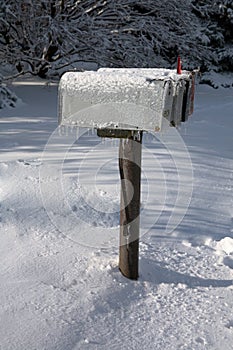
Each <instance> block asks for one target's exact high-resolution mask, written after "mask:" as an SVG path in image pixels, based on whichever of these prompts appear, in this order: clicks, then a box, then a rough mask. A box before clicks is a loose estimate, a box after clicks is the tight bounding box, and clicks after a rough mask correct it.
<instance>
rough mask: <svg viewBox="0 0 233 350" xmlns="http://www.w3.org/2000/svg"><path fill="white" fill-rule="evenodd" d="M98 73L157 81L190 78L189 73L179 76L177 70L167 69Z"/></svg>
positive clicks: (127, 69) (115, 70) (184, 72)
mask: <svg viewBox="0 0 233 350" xmlns="http://www.w3.org/2000/svg"><path fill="white" fill-rule="evenodd" d="M98 73H111V74H112V73H114V74H132V75H134V76H139V77H144V78H145V79H151V80H153V79H155V80H168V79H170V80H173V81H179V80H183V79H188V78H189V77H190V72H189V71H185V70H184V71H182V74H177V70H176V69H166V68H100V69H98Z"/></svg>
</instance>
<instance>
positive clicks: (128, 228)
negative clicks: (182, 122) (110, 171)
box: [119, 131, 142, 280]
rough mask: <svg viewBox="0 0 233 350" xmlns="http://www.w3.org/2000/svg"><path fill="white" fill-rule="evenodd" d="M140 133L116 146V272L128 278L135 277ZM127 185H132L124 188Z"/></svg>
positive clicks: (133, 133) (139, 187)
mask: <svg viewBox="0 0 233 350" xmlns="http://www.w3.org/2000/svg"><path fill="white" fill-rule="evenodd" d="M141 157H142V131H141V132H135V131H133V132H132V135H131V136H130V137H129V138H127V139H121V140H120V145H119V170H120V177H121V206H120V247H119V269H120V270H121V272H122V274H123V275H124V276H126V277H128V278H130V279H134V280H136V279H137V278H138V256H139V231H140V195H141ZM127 182H129V183H130V184H131V186H127Z"/></svg>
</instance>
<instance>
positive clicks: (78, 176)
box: [0, 81, 233, 350]
mask: <svg viewBox="0 0 233 350" xmlns="http://www.w3.org/2000/svg"><path fill="white" fill-rule="evenodd" d="M12 88H13V90H14V92H15V93H16V95H18V96H19V98H20V99H21V100H22V101H23V102H22V104H21V105H19V106H18V107H17V108H15V109H4V110H1V111H0V121H1V129H0V140H1V141H0V149H1V162H0V232H1V245H0V278H1V287H0V300H1V302H0V348H1V349H4V350H5V349H7V350H22V349H33V350H34V349H46V350H47V349H49V350H55V349H56V350H58V349H59V350H64V349H68V350H69V349H76V350H79V349H88V350H89V349H106V350H107V349H116V350H118V349H134V350H135V349H159V350H160V349H161V350H173V349H174V350H175V349H176V350H178V349H183V350H184V349H185V350H187V349H195V350H199V349H200V350H201V349H203V350H204V349H205V350H206V349H211V350H220V349H224V350H230V349H232V343H233V316H232V308H233V291H232V290H233V288H232V286H233V275H232V274H233V272H232V269H233V243H232V242H233V196H232V188H233V159H232V148H233V139H232V126H233V119H232V110H233V99H232V89H218V90H214V89H211V88H210V87H207V86H205V85H201V86H198V87H197V93H196V103H195V112H194V114H193V116H192V117H191V118H190V119H189V121H188V122H187V123H185V124H183V125H181V126H180V127H179V132H177V131H176V129H174V128H170V129H169V130H168V131H167V132H164V134H158V135H154V134H145V135H144V140H143V167H142V213H141V242H140V277H139V280H138V281H137V282H135V281H130V280H127V279H125V278H124V277H123V276H122V275H121V274H120V272H119V271H118V267H117V265H118V235H119V213H118V210H119V191H120V190H119V188H120V184H119V175H118V163H117V162H118V141H117V140H113V141H112V140H108V139H106V140H105V141H102V140H101V139H99V138H98V137H97V136H96V135H95V133H92V132H88V131H87V130H86V129H82V128H80V129H79V131H78V142H76V141H75V140H76V137H77V130H75V129H72V128H70V129H67V130H65V132H60V134H59V130H56V128H57V86H56V85H55V84H52V85H42V84H37V85H35V84H34V85H31V84H30V85H29V84H27V82H23V81H21V82H20V84H17V85H14V86H13V87H12ZM54 130H55V131H54ZM179 135H180V136H181V137H180V136H179ZM182 140H183V141H182ZM44 150H45V151H44ZM43 151H44V152H43ZM174 213H175V214H176V215H175V218H176V217H177V215H178V216H179V220H178V221H177V222H176V221H175V220H173V219H172V217H173V214H174ZM181 218H183V220H182V221H181ZM169 222H170V224H169V225H168V223H169Z"/></svg>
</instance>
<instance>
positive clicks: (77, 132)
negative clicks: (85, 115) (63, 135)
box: [75, 126, 80, 140]
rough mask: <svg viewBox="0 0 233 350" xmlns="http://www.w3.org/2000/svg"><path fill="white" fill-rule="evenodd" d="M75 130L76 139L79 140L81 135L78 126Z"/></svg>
mask: <svg viewBox="0 0 233 350" xmlns="http://www.w3.org/2000/svg"><path fill="white" fill-rule="evenodd" d="M75 132H76V140H78V138H79V135H80V133H79V127H78V126H77V127H76V128H75Z"/></svg>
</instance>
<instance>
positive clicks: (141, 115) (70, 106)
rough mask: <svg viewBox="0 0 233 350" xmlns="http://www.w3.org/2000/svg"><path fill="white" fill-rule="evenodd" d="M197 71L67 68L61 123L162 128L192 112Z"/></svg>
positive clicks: (61, 95) (62, 83)
mask: <svg viewBox="0 0 233 350" xmlns="http://www.w3.org/2000/svg"><path fill="white" fill-rule="evenodd" d="M193 85H194V74H192V73H191V72H187V71H184V72H183V74H180V75H178V74H176V71H175V70H168V69H154V68H148V69H146V68H142V69H141V68H139V69H137V68H132V69H124V68H122V69H114V68H113V69H111V68H102V69H99V70H98V71H97V72H93V71H86V72H67V73H65V74H64V75H63V76H62V78H61V80H60V83H59V124H60V125H73V126H74V125H76V126H79V127H82V126H83V127H89V128H93V127H94V128H99V129H100V128H111V129H114V128H119V129H126V130H153V131H160V130H161V129H162V126H163V118H166V119H168V120H169V121H170V123H171V124H173V125H177V124H179V123H180V122H181V121H185V120H186V119H187V116H188V115H189V114H190V113H191V109H192V106H191V104H192V103H191V102H192V88H193Z"/></svg>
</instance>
